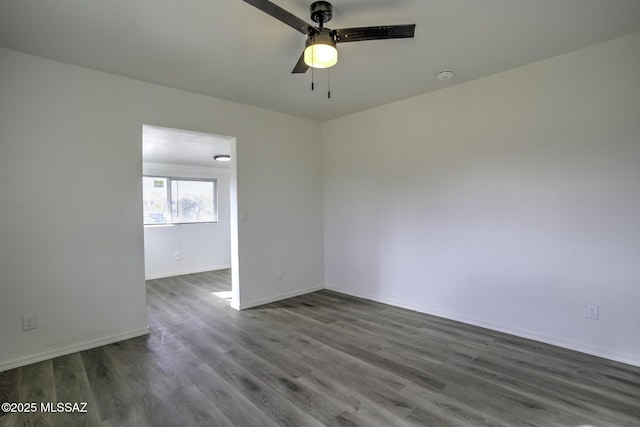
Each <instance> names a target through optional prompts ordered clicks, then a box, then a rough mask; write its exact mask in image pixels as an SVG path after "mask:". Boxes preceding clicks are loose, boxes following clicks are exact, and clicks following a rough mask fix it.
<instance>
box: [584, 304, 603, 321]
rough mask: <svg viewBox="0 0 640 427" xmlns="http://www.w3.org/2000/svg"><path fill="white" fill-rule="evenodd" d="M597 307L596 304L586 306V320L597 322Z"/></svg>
mask: <svg viewBox="0 0 640 427" xmlns="http://www.w3.org/2000/svg"><path fill="white" fill-rule="evenodd" d="M599 311H600V310H599V307H598V305H596V304H587V319H593V320H598V317H599Z"/></svg>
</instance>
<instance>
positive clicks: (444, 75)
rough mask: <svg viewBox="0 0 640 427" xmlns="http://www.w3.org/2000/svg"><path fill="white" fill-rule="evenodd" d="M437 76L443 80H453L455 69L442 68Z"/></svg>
mask: <svg viewBox="0 0 640 427" xmlns="http://www.w3.org/2000/svg"><path fill="white" fill-rule="evenodd" d="M436 77H438V80H441V81H443V82H444V81H447V80H451V79H452V78H453V71H452V70H440V71H438V73H437V74H436Z"/></svg>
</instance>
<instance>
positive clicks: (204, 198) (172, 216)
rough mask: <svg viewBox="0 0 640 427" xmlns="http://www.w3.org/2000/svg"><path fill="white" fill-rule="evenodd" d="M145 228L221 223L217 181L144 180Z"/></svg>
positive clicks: (148, 178)
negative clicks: (165, 225)
mask: <svg viewBox="0 0 640 427" xmlns="http://www.w3.org/2000/svg"><path fill="white" fill-rule="evenodd" d="M142 199H143V204H144V207H143V212H144V224H145V225H154V224H193V223H201V222H218V212H217V210H218V209H217V206H216V180H215V179H197V178H169V177H163V176H144V177H142Z"/></svg>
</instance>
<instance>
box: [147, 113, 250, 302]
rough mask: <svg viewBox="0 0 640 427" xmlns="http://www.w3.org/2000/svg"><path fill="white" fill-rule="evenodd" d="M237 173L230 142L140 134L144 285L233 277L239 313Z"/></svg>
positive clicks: (185, 133)
mask: <svg viewBox="0 0 640 427" xmlns="http://www.w3.org/2000/svg"><path fill="white" fill-rule="evenodd" d="M221 156H222V157H221ZM221 160H222V161H221ZM236 170H237V169H236V138H235V137H232V136H224V135H216V134H209V133H203V132H198V131H192V130H184V129H173V128H167V127H160V126H152V125H143V126H142V172H143V176H142V180H143V216H144V263H145V280H155V279H161V278H167V277H176V276H182V275H187V274H194V273H203V272H210V271H220V272H221V273H222V272H224V270H229V269H230V276H231V289H230V290H228V291H226V290H225V291H224V292H221V293H219V295H216V296H218V297H220V298H224V299H226V300H228V301H229V303H230V305H231V306H232V307H234V308H236V309H238V308H239V295H240V288H239V286H240V285H239V272H238V265H239V263H238V224H237V211H238V209H237V204H238V202H237V199H238V198H237V177H236V175H237V173H236ZM227 273H229V272H227Z"/></svg>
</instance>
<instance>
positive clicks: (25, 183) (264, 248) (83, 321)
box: [0, 49, 324, 370]
mask: <svg viewBox="0 0 640 427" xmlns="http://www.w3.org/2000/svg"><path fill="white" fill-rule="evenodd" d="M143 124H149V125H157V126H164V127H171V128H178V129H189V130H194V131H198V132H206V133H214V134H222V135H232V136H235V137H236V138H237V146H236V147H235V148H232V149H235V150H236V152H235V153H234V154H236V156H237V181H236V178H235V177H234V179H233V180H232V181H233V182H232V188H233V189H234V191H235V186H236V185H237V196H238V207H239V209H242V210H245V211H246V212H247V220H246V221H241V222H240V223H239V230H238V239H239V240H238V247H239V261H238V262H239V269H237V271H235V272H234V274H239V279H240V287H241V288H240V291H239V299H238V300H237V301H236V305H237V306H239V307H245V306H250V305H252V304H256V303H259V302H261V301H268V300H273V299H277V298H279V297H283V296H289V295H294V294H298V293H303V292H306V291H308V290H310V289H318V288H320V287H322V285H323V282H324V278H323V271H322V268H321V266H322V258H323V231H322V227H323V225H322V222H323V219H322V178H321V144H320V125H319V124H318V123H317V122H314V121H311V120H305V119H300V118H296V117H292V116H287V115H284V114H280V113H275V112H271V111H268V110H264V109H259V108H255V107H249V106H246V105H241V104H237V103H232V102H227V101H223V100H219V99H215V98H210V97H205V96H200V95H195V94H193V93H188V92H183V91H178V90H174V89H169V88H166V87H162V86H157V85H152V84H147V83H143V82H139V81H136V80H131V79H126V78H122V77H118V76H114V75H109V74H105V73H100V72H96V71H92V70H88V69H83V68H78V67H74V66H70V65H66V64H62V63H59V62H54V61H50V60H46V59H42V58H38V57H34V56H30V55H24V54H21V53H17V52H13V51H9V50H5V49H0V195H1V197H2V198H1V200H0V218H1V219H2V220H1V221H0V370H4V369H8V368H11V367H13V366H18V365H22V364H26V363H30V362H33V361H36V360H43V359H46V358H49V357H52V356H55V355H57V354H63V353H69V352H72V351H75V350H78V349H81V348H87V347H92V346H96V345H100V344H102V343H105V342H111V341H115V340H118V339H122V338H125V337H129V336H135V335H140V334H144V333H145V332H146V328H147V321H146V311H145V290H144V260H143V227H142V202H141V200H142V194H141V193H142V185H141V179H140V177H141V175H142V144H141V141H142V125H143ZM278 268H284V269H285V272H286V274H285V277H284V279H282V280H277V279H275V278H274V277H275V276H274V274H275V271H276V270H277V269H278ZM238 270H239V271H238ZM29 313H34V314H36V316H37V321H38V328H37V329H36V330H32V331H28V332H23V331H22V327H21V326H22V325H21V316H22V315H23V314H29Z"/></svg>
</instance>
